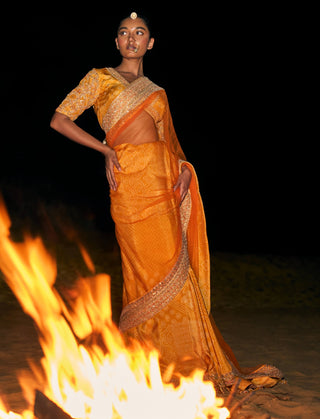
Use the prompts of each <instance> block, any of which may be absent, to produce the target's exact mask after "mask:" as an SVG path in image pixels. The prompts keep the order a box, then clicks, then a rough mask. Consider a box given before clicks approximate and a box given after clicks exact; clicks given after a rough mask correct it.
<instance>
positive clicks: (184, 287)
mask: <svg viewBox="0 0 320 419" xmlns="http://www.w3.org/2000/svg"><path fill="white" fill-rule="evenodd" d="M90 106H94V109H95V112H96V114H97V117H98V120H99V123H100V125H101V127H102V128H103V129H104V131H105V133H106V140H107V142H108V144H109V145H110V146H111V147H113V143H114V141H115V139H116V138H117V136H118V135H119V133H121V132H122V130H123V129H125V127H127V126H128V125H129V124H130V122H131V121H133V119H134V118H135V117H136V116H137V115H139V113H140V112H142V111H145V112H147V113H148V114H149V115H151V117H152V118H153V120H154V123H155V126H156V129H157V132H158V137H159V141H155V142H149V143H148V142H146V143H143V144H139V145H133V144H130V143H124V144H121V145H117V146H115V147H114V149H115V151H116V153H117V157H118V160H119V162H120V165H121V171H117V170H116V169H115V176H116V180H117V184H118V188H117V190H116V191H111V192H110V196H111V215H112V218H113V220H114V222H115V228H116V236H117V240H118V243H119V246H120V249H121V258H122V268H123V279H124V287H123V310H122V313H121V317H120V323H119V328H120V330H121V331H122V332H123V334H124V335H125V336H126V337H127V338H129V339H130V338H134V339H137V340H139V341H141V342H143V343H145V344H146V345H151V346H153V347H156V348H157V349H158V350H159V353H160V361H161V368H162V371H163V372H164V371H165V370H166V368H167V367H168V366H169V365H172V364H174V365H175V374H176V375H179V374H182V375H188V374H190V373H191V371H192V370H194V369H195V368H198V369H201V370H203V371H204V373H205V377H206V379H209V380H212V381H213V382H214V384H215V386H216V388H217V389H219V390H221V391H224V390H226V389H227V388H228V387H230V386H231V385H232V384H233V382H234V380H235V378H236V377H240V378H241V380H242V381H241V385H240V388H242V389H244V388H246V387H253V388H256V387H262V386H267V387H270V386H273V385H275V384H276V383H277V382H278V381H279V380H280V379H281V378H282V374H281V372H280V371H279V370H278V369H277V368H276V367H273V366H270V365H262V366H260V367H258V368H253V369H251V370H246V371H243V370H241V368H240V367H239V365H238V363H237V361H236V359H235V357H234V355H233V353H232V351H231V349H230V348H229V347H228V345H227V344H226V343H225V342H224V340H223V338H222V336H221V334H220V333H219V331H218V329H217V327H216V326H215V324H214V321H213V319H212V317H211V316H210V257H209V249H208V241H207V235H206V222H205V216H204V211H203V205H202V201H201V197H200V193H199V187H198V182H197V177H196V173H195V171H194V169H193V167H192V166H191V165H190V164H189V163H188V162H186V161H185V156H184V154H183V152H182V150H181V147H180V144H179V142H178V139H177V137H176V134H175V130H174V127H173V123H172V119H171V114H170V110H169V105H168V101H167V97H166V94H165V92H164V90H163V89H161V88H160V87H159V86H157V85H155V84H154V83H152V82H151V81H150V80H149V79H147V78H146V77H141V78H139V79H137V80H135V81H134V82H132V83H128V82H127V81H126V80H125V79H123V78H122V77H121V75H120V74H119V73H117V71H116V70H114V69H112V68H106V69H94V70H91V72H89V73H88V74H87V76H86V77H85V78H84V79H83V80H82V81H81V82H80V84H79V86H78V87H77V88H76V89H74V90H73V91H72V92H71V93H70V94H69V95H68V96H67V98H66V99H65V100H64V101H63V102H62V104H61V105H60V106H59V107H58V108H57V111H58V112H61V113H64V114H66V115H67V116H69V117H70V118H71V119H73V120H74V119H76V118H77V116H78V115H80V113H82V112H83V111H84V110H85V109H87V108H88V107H90ZM183 164H186V165H188V167H189V168H190V170H191V172H192V181H191V184H190V188H189V192H188V194H187V196H186V198H185V200H184V201H183V202H182V204H180V196H179V192H178V191H176V192H174V190H173V186H174V185H175V183H176V180H177V177H178V175H179V171H180V169H181V165H183Z"/></svg>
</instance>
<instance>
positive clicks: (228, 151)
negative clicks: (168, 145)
mask: <svg viewBox="0 0 320 419" xmlns="http://www.w3.org/2000/svg"><path fill="white" fill-rule="evenodd" d="M224 4H225V6H223V7H222V6H218V7H217V6H214V7H212V6H211V8H210V9H206V8H204V7H202V6H201V3H197V5H196V4H194V5H193V7H188V6H185V7H184V8H182V9H181V8H180V9H179V10H176V9H174V10H171V9H172V7H169V6H168V7H164V5H162V6H161V7H159V8H157V7H155V6H154V5H151V6H150V5H149V6H148V7H144V8H143V12H144V13H145V14H146V15H148V16H149V17H150V19H151V22H152V23H153V32H154V36H155V39H156V40H155V45H154V49H153V50H152V51H151V52H150V53H149V54H148V55H147V56H146V57H145V62H144V72H145V75H147V76H148V77H149V78H150V79H152V80H153V81H154V82H155V83H157V84H159V85H160V86H162V87H164V88H165V89H166V91H167V95H168V97H169V103H170V107H171V111H172V115H173V120H174V124H175V128H176V131H177V134H178V137H179V139H180V142H181V145H182V147H183V149H184V151H185V154H186V155H187V158H188V160H189V161H190V162H191V163H193V164H194V166H195V168H196V170H197V173H198V176H199V182H200V190H201V193H202V197H203V201H204V206H205V211H206V216H207V225H208V234H209V240H210V245H211V250H213V251H236V252H255V253H277V254H317V252H318V250H319V246H318V220H317V209H316V203H317V195H318V185H317V184H318V174H317V169H318V168H317V162H318V157H317V155H318V149H317V139H318V131H313V129H312V125H313V120H314V119H315V115H316V112H315V109H314V108H313V103H312V96H313V89H314V85H313V81H312V71H313V68H314V64H313V63H314V59H315V57H314V56H313V54H311V53H310V49H309V42H308V35H307V33H308V31H309V30H311V29H312V28H309V27H308V21H306V15H305V14H304V13H300V10H293V9H292V8H291V9H288V8H285V7H283V8H282V9H280V7H279V6H272V5H270V4H269V5H268V6H266V5H264V4H263V3H259V6H252V5H251V6H250V7H247V8H246V9H245V8H244V7H243V5H242V6H241V8H240V7H238V8H237V7H235V6H234V5H230V4H229V3H228V4H226V3H224ZM89 9H90V8H89V7H88V10H89ZM95 9H96V11H97V14H95V15H91V14H90V15H89V14H87V13H86V10H81V12H82V13H81V14H80V13H75V12H74V13H69V14H67V13H65V14H63V13H60V14H59V13H55V12H56V10H49V11H48V12H47V11H46V12H45V13H44V14H36V13H30V14H28V15H23V14H20V15H18V16H17V15H14V14H10V15H9V16H8V22H7V26H6V27H7V29H6V30H5V31H4V33H3V35H2V38H3V41H4V42H3V51H2V54H3V57H4V59H3V63H2V68H1V75H2V77H1V79H2V81H3V83H2V93H3V94H2V104H3V109H2V135H1V157H0V163H1V185H2V189H4V190H8V189H10V188H11V198H10V199H11V200H12V199H14V195H15V194H16V199H17V202H18V204H16V205H23V206H24V207H25V212H28V211H31V212H32V211H33V210H34V206H33V205H34V202H35V200H39V199H40V200H41V199H43V200H46V201H48V200H51V201H52V202H55V203H57V204H58V203H59V202H63V203H65V204H70V205H75V206H77V207H78V208H79V211H80V210H81V209H83V208H90V211H91V212H92V213H93V214H94V217H95V219H96V224H97V226H98V228H101V229H102V230H103V229H106V231H107V230H112V229H113V225H112V222H111V219H110V215H109V198H108V188H107V183H106V179H105V174H104V162H103V158H102V156H100V155H98V153H96V152H94V151H91V150H89V149H86V148H84V147H81V146H79V145H78V144H75V143H73V142H71V141H68V140H67V139H65V138H64V137H62V136H61V135H59V134H58V133H56V132H54V131H53V130H52V129H50V127H49V122H50V118H51V116H52V114H53V112H54V109H55V108H56V107H57V106H58V105H59V103H60V102H61V101H62V100H63V98H64V97H65V96H66V94H67V93H68V92H69V91H70V90H71V89H72V88H73V87H75V86H76V85H77V84H78V82H79V81H80V79H81V78H82V77H83V76H84V75H85V74H86V73H87V72H88V71H89V70H90V69H91V68H93V67H97V68H99V67H104V66H116V65H118V64H119V62H120V56H119V54H118V51H117V50H116V48H115V44H114V38H115V33H116V28H117V25H118V23H119V20H120V18H121V17H123V16H125V15H126V14H127V13H126V12H127V9H124V10H123V9H122V7H121V5H119V6H111V5H108V9H105V10H102V9H101V13H99V8H98V6H97V5H96V7H95ZM130 11H131V10H130ZM136 11H137V12H138V13H139V12H140V9H139V8H138V7H137V9H136ZM308 13H312V11H309V12H308ZM8 28H10V29H8ZM77 123H79V125H80V126H82V127H83V128H85V129H87V130H88V131H89V132H90V133H92V134H93V135H96V136H97V137H98V138H100V139H101V140H102V139H103V132H102V131H101V129H100V128H99V126H98V124H97V122H96V119H95V116H94V113H93V111H92V110H89V111H87V112H85V114H83V115H82V116H81V117H80V118H79V119H78V121H77ZM8 185H9V186H10V187H8ZM12 190H14V192H12ZM80 212H81V211H80Z"/></svg>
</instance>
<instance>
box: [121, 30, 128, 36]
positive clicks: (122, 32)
mask: <svg viewBox="0 0 320 419" xmlns="http://www.w3.org/2000/svg"><path fill="white" fill-rule="evenodd" d="M119 35H120V36H125V35H127V32H126V31H121V32H119Z"/></svg>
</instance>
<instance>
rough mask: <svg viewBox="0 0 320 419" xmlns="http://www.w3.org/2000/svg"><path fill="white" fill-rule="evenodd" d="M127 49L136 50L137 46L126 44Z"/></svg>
mask: <svg viewBox="0 0 320 419" xmlns="http://www.w3.org/2000/svg"><path fill="white" fill-rule="evenodd" d="M127 49H128V50H129V51H133V52H138V49H139V48H138V47H135V46H134V45H128V46H127Z"/></svg>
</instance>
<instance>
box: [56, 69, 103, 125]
mask: <svg viewBox="0 0 320 419" xmlns="http://www.w3.org/2000/svg"><path fill="white" fill-rule="evenodd" d="M98 96H99V74H98V72H97V71H96V70H95V69H92V70H91V71H89V73H87V74H86V76H85V77H84V78H83V79H82V80H81V81H80V83H79V85H78V86H77V87H76V88H75V89H73V90H72V91H71V92H70V93H69V94H68V95H67V96H66V98H65V99H64V100H63V102H62V103H61V104H60V105H59V106H58V107H57V109H56V111H57V112H59V113H62V114H64V115H66V116H68V117H69V118H70V119H71V120H72V121H74V120H75V119H77V118H78V116H80V115H81V114H82V113H83V112H84V111H85V110H86V109H88V108H90V107H91V106H92V105H93V104H94V103H95V101H96V100H97V98H98Z"/></svg>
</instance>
